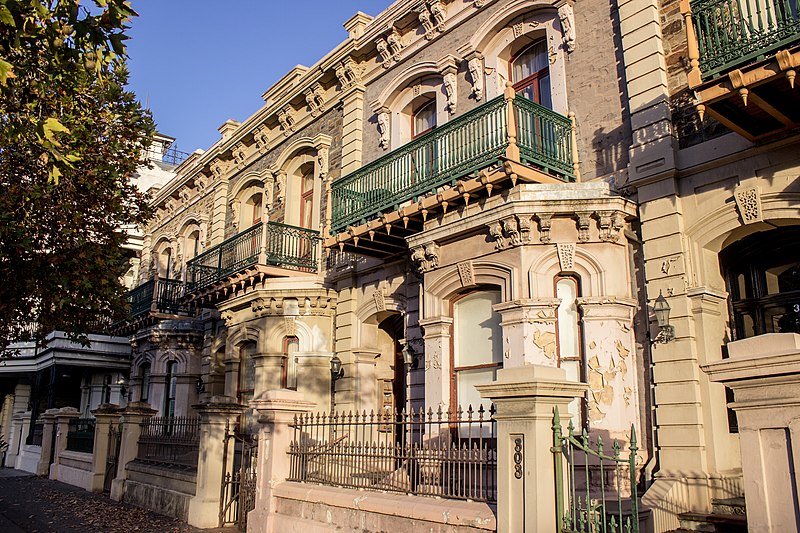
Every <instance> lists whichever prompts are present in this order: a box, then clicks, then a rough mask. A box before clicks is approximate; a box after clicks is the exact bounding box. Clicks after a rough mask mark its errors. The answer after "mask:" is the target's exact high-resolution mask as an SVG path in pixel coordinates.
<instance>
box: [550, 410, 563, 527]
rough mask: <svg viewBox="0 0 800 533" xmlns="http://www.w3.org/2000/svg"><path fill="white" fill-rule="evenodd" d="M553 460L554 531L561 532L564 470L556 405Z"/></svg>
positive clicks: (559, 423) (559, 419)
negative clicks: (554, 492)
mask: <svg viewBox="0 0 800 533" xmlns="http://www.w3.org/2000/svg"><path fill="white" fill-rule="evenodd" d="M552 452H553V460H554V461H555V465H554V466H555V476H554V477H555V481H556V483H555V485H556V487H555V489H556V527H557V529H556V531H558V533H561V531H563V530H564V472H563V458H562V457H561V453H562V449H561V417H560V416H559V414H558V406H556V407H555V409H554V414H553V448H552Z"/></svg>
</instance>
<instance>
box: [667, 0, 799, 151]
mask: <svg viewBox="0 0 800 533" xmlns="http://www.w3.org/2000/svg"><path fill="white" fill-rule="evenodd" d="M681 10H682V12H683V15H684V19H685V22H686V31H687V40H688V52H689V62H690V66H691V71H690V73H689V87H690V88H692V89H694V91H695V95H696V100H697V101H696V107H697V109H698V111H699V112H700V114H701V116H702V115H704V114H705V113H708V114H709V115H710V116H712V117H714V118H715V119H716V120H718V121H719V122H721V123H722V124H724V125H726V126H727V127H729V128H730V129H732V130H734V131H736V132H737V133H740V134H741V135H743V136H744V137H746V138H748V139H750V140H753V141H756V140H760V139H763V138H765V137H769V136H774V135H775V134H776V133H779V132H783V131H785V130H787V129H790V128H795V127H797V126H800V111H799V110H800V97H798V95H797V94H796V92H795V91H794V84H795V77H796V75H797V67H799V66H800V0H682V3H681Z"/></svg>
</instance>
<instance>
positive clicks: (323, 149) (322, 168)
mask: <svg viewBox="0 0 800 533" xmlns="http://www.w3.org/2000/svg"><path fill="white" fill-rule="evenodd" d="M317 165H319V177H320V179H323V180H324V179H325V178H327V177H328V171H329V162H328V147H327V146H320V147H318V148H317Z"/></svg>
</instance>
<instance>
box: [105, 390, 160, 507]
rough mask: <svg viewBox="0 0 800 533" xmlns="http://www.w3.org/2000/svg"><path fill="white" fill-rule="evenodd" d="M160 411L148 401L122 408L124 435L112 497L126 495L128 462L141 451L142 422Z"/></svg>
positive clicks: (112, 483)
mask: <svg viewBox="0 0 800 533" xmlns="http://www.w3.org/2000/svg"><path fill="white" fill-rule="evenodd" d="M156 413H158V411H156V410H155V409H152V408H151V407H150V404H148V403H147V402H131V403H129V404H128V405H127V407H125V409H123V410H122V420H121V422H122V435H121V436H120V439H122V440H121V442H120V447H119V459H118V460H117V475H116V477H115V478H114V481H112V482H111V499H112V500H116V501H121V500H122V498H123V496H124V495H125V481H126V480H127V479H128V470H127V466H128V463H130V462H131V461H133V460H134V459H136V456H137V455H138V453H139V435H141V433H142V427H141V423H142V422H144V421H145V419H147V418H150V417H151V416H154V415H155V414H156Z"/></svg>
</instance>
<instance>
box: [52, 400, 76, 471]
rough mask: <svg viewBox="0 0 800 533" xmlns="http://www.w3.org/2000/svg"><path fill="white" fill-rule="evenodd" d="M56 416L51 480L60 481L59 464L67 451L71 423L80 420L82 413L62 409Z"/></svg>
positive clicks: (72, 409) (71, 409)
mask: <svg viewBox="0 0 800 533" xmlns="http://www.w3.org/2000/svg"><path fill="white" fill-rule="evenodd" d="M54 414H55V417H56V442H55V450H54V451H53V465H52V466H51V467H50V479H56V480H57V479H58V462H59V458H60V457H61V453H62V452H63V451H64V450H66V449H67V433H69V423H70V421H72V420H75V419H76V418H80V416H81V414H80V412H79V411H78V410H77V409H76V408H74V407H62V408H61V409H59V410H58V411H57V412H56V413H54Z"/></svg>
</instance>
